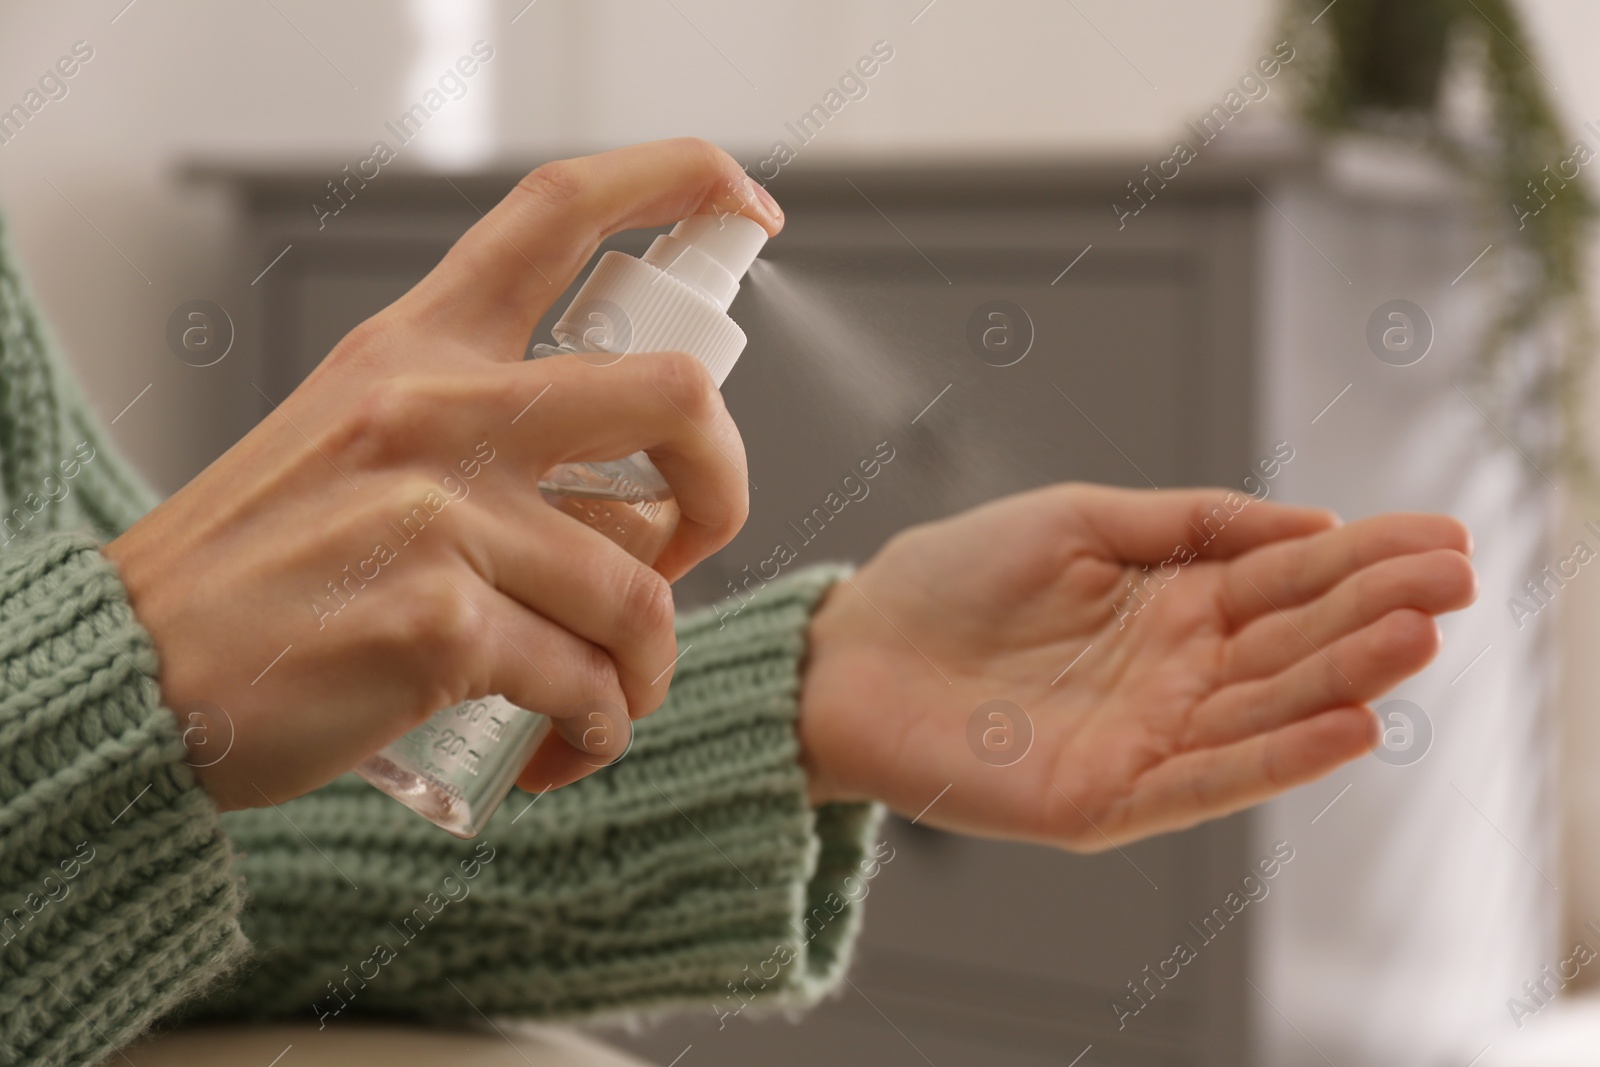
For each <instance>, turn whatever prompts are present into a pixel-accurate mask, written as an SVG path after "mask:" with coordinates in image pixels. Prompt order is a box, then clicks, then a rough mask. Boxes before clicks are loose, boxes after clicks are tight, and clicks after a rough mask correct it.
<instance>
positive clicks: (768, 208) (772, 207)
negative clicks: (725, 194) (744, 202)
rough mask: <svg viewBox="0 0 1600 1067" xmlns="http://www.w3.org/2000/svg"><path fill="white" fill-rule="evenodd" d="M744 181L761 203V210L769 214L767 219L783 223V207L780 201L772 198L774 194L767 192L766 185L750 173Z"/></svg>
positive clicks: (756, 199)
mask: <svg viewBox="0 0 1600 1067" xmlns="http://www.w3.org/2000/svg"><path fill="white" fill-rule="evenodd" d="M744 183H745V187H746V189H747V190H748V191H749V192H750V195H751V196H752V197H754V198H755V201H756V203H757V204H758V205H760V208H761V211H762V212H763V213H764V214H765V215H766V216H767V220H768V221H769V222H773V223H777V224H779V225H781V224H782V223H783V208H781V207H779V206H778V202H777V201H776V200H774V199H772V194H771V193H769V192H767V189H766V186H764V185H762V184H761V183H760V182H758V181H756V180H755V179H754V178H752V177H750V176H749V175H746V176H745V179H744Z"/></svg>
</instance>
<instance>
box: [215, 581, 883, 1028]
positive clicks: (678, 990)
mask: <svg viewBox="0 0 1600 1067" xmlns="http://www.w3.org/2000/svg"><path fill="white" fill-rule="evenodd" d="M836 575H837V572H836V571H829V570H826V569H823V570H816V571H811V572H807V573H803V574H801V575H797V576H795V577H793V578H790V579H786V580H784V581H782V582H777V583H773V584H772V585H770V586H768V587H767V589H765V590H763V591H762V592H761V593H760V594H758V595H757V596H756V598H755V599H754V600H752V601H750V602H747V603H746V604H745V606H744V607H743V608H742V610H740V611H738V613H737V614H730V613H729V612H728V611H727V610H726V609H724V610H723V611H722V613H721V614H720V615H719V614H718V613H715V612H712V613H707V614H702V615H695V616H690V617H687V618H686V619H684V620H683V621H682V622H681V623H680V626H679V648H680V650H681V651H682V653H683V655H682V659H681V660H680V662H679V665H678V670H677V674H676V677H675V678H674V679H673V683H672V688H671V693H670V695H669V696H668V698H667V701H666V703H665V705H664V706H663V707H662V708H661V709H660V710H658V711H657V712H656V713H655V714H653V715H651V716H649V717H647V718H645V719H643V720H641V721H640V722H639V723H637V724H636V732H635V738H634V743H633V747H632V749H631V750H630V751H629V753H628V754H627V755H626V756H625V757H624V758H623V759H622V760H621V761H620V762H619V763H617V764H616V765H614V766H612V767H609V768H607V769H605V770H603V771H600V772H598V773H596V774H594V775H592V776H591V777H589V778H587V779H585V780H583V781H581V782H579V783H577V784H575V785H572V786H569V787H567V788H564V789H558V790H553V791H551V792H549V793H548V794H544V795H540V796H537V797H535V796H530V795H529V794H526V793H521V792H513V794H512V796H511V798H510V800H508V801H507V803H506V805H505V807H504V808H503V809H502V810H501V811H500V813H499V814H498V815H497V816H496V817H495V818H494V819H492V820H491V821H490V823H489V826H488V827H487V829H486V830H485V831H484V833H483V834H482V835H481V836H480V837H479V838H478V839H476V840H474V841H458V840H456V839H454V838H451V837H449V836H448V835H446V834H445V833H443V832H442V831H440V830H438V829H436V828H435V827H434V826H432V825H431V824H429V823H427V822H425V821H423V820H422V819H421V818H419V817H417V816H416V815H414V814H412V813H411V812H409V811H407V810H406V809H404V808H402V807H401V806H400V805H399V804H396V803H395V802H394V801H393V800H390V799H389V798H388V797H385V796H383V795H381V794H379V793H378V792H376V791H375V790H373V789H371V788H370V787H369V786H367V785H366V784H365V783H362V782H360V781H358V780H355V779H353V778H350V779H344V780H341V781H340V782H337V783H335V784H334V785H332V786H330V787H328V788H325V789H322V790H319V791H318V792H316V793H314V794H312V795H310V796H307V797H303V798H301V799H299V800H296V801H293V802H290V803H287V804H284V805H282V806H281V808H280V809H279V810H276V811H274V810H271V809H267V810H260V811H249V812H237V813H232V814H229V815H227V816H225V817H224V821H225V825H226V826H227V829H228V833H229V835H230V837H231V838H232V839H233V841H234V842H235V843H236V845H237V846H238V847H239V848H240V849H241V850H242V852H243V853H244V856H243V859H242V861H241V866H240V869H241V871H242V872H243V874H244V877H245V880H246V883H247V885H248V888H249V895H250V904H249V908H248V910H247V912H246V916H245V928H246V930H247V931H248V932H249V934H250V936H251V939H252V940H253V941H254V942H255V945H256V948H257V954H256V956H255V958H254V960H253V961H252V963H251V964H250V965H249V967H248V968H247V969H246V971H244V972H243V974H242V977H241V978H239V979H238V980H237V981H235V982H233V983H232V984H231V985H230V986H228V987H226V988H224V989H222V990H220V991H218V992H217V993H216V994H214V995H213V996H212V997H211V998H209V999H208V1000H207V1001H206V1002H204V1003H202V1004H200V1005H198V1006H197V1008H196V1014H201V1015H210V1016H215V1015H231V1016H240V1015H251V1016H287V1017H299V1018H303V1019H305V1020H307V1021H310V1020H312V1019H322V1020H323V1022H324V1024H325V1025H329V1026H333V1025H338V1023H339V1020H340V1019H341V1018H343V1019H346V1020H347V1019H349V1018H350V1017H351V1016H354V1015H358V1014H363V1015H364V1014H404V1015H407V1016H411V1017H422V1018H431V1019H439V1020H472V1021H477V1020H479V1019H480V1018H481V1016H480V1015H479V1013H480V1012H482V1013H483V1014H485V1015H488V1016H491V1017H501V1016H506V1017H523V1018H548V1017H555V1016H573V1015H596V1014H607V1013H616V1012H634V1011H653V1010H656V1009H660V1008H665V1007H671V1006H683V1005H688V1006H692V1007H694V1008H695V1009H696V1010H702V1011H704V1010H707V1009H708V1008H712V1009H715V1006H716V1005H719V1004H726V1005H728V1007H727V1009H726V1010H728V1011H735V1010H737V1008H738V1007H739V1006H740V1005H741V1004H743V1003H744V1002H745V1001H747V1000H750V999H757V1000H760V1001H761V1002H762V1003H763V1004H770V1005H778V1004H803V1003H808V1002H810V1001H813V1000H815V999H816V998H817V997H818V996H820V995H821V994H822V993H823V992H825V991H826V990H827V989H828V988H830V986H831V985H832V984H833V983H834V982H836V981H837V980H838V979H839V977H840V976H841V974H842V972H843V969H844V967H845V966H846V964H847V962H848V959H849V955H850V945H851V943H852V941H853V940H854V937H855V934H856V930H857V928H858V926H859V923H860V915H859V911H860V905H859V901H860V899H861V897H862V896H864V892H863V885H864V882H865V880H867V879H870V877H871V876H872V875H873V874H875V873H876V869H877V864H878V860H877V857H876V854H875V851H874V843H873V842H874V835H875V832H876V828H877V823H878V818H879V812H878V810H877V808H876V807H875V806H871V805H835V806H828V807H824V808H822V809H820V810H819V809H813V807H812V806H811V804H810V803H809V801H808V799H807V795H806V780H805V774H804V771H803V770H802V769H801V767H800V765H799V762H798V742H797V740H796V734H795V716H796V713H797V695H798V689H799V680H800V671H801V667H802V660H803V657H804V654H805V632H806V626H807V621H808V619H809V615H810V612H811V609H812V607H813V605H814V603H815V602H816V600H817V599H818V597H819V596H820V594H821V593H822V592H823V591H824V590H825V589H826V588H827V586H828V585H829V584H830V583H831V581H832V580H833V579H834V578H835V577H836ZM308 846H314V847H308Z"/></svg>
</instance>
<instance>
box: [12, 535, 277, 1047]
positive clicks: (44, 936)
mask: <svg viewBox="0 0 1600 1067" xmlns="http://www.w3.org/2000/svg"><path fill="white" fill-rule="evenodd" d="M155 670H156V659H155V653H154V650H153V649H152V648H151V645H150V641H149V639H148V637H147V635H146V634H145V632H144V630H143V629H141V628H140V627H139V625H138V624H137V623H136V622H135V621H134V618H133V611H132V609H131V608H130V607H129V605H128V601H127V597H126V595H125V594H124V592H123V589H122V586H121V584H120V583H119V582H118V580H117V576H116V572H115V570H114V568H113V567H112V566H111V565H110V564H109V563H107V562H106V560H105V559H104V557H102V556H101V555H100V553H99V551H98V549H97V546H96V542H95V541H94V539H93V538H91V537H88V536H84V535H74V534H52V535H50V536H47V537H45V538H42V539H35V540H33V541H31V542H29V543H28V544H26V545H24V546H13V547H11V548H10V549H9V550H7V551H5V552H4V553H0V679H3V683H0V909H3V913H0V1063H8V1064H12V1063H29V1064H31V1063H41V1064H43V1063H51V1064H57V1063H83V1062H94V1061H98V1060H100V1059H103V1058H105V1057H106V1056H109V1055H110V1054H111V1053H112V1050H113V1048H114V1047H116V1046H118V1045H121V1044H123V1043H125V1042H127V1041H128V1040H129V1039H131V1038H132V1037H134V1036H135V1035H136V1034H138V1033H139V1031H140V1030H142V1029H143V1028H144V1027H145V1026H147V1025H149V1022H150V1020H151V1019H152V1018H154V1017H155V1016H157V1015H159V1014H161V1013H162V1012H163V1011H166V1010H169V1009H171V1008H172V1007H174V1006H176V1005H177V1004H178V1003H179V1002H180V1001H182V1000H183V999H185V998H186V997H188V996H189V995H191V994H192V993H193V991H194V990H196V989H197V988H201V987H203V986H204V985H205V984H206V983H207V982H208V981H210V980H212V979H214V978H215V977H216V976H217V975H218V973H219V972H220V971H221V970H222V969H223V968H224V967H225V966H226V965H227V963H228V961H229V960H230V959H231V958H235V957H238V956H240V955H242V954H243V952H244V951H245V950H246V949H247V947H248V946H247V944H246V942H245V939H244V935H243V933H241V931H240V929H239V923H238V912H239V909H240V907H241V905H242V903H243V894H242V892H241V890H240V887H239V886H238V884H237V883H236V881H235V880H234V878H233V877H232V876H231V875H230V873H229V869H228V862H227V861H228V851H229V850H228V845H227V842H226V841H225V839H224V838H223V836H222V832H221V829H220V827H219V826H218V823H217V816H216V811H215V809H214V808H213V807H212V805H211V802H210V800H209V799H208V798H207V796H206V795H205V793H204V792H203V791H202V790H201V789H200V788H199V787H198V786H197V785H196V784H195V780H194V776H193V774H191V773H190V771H189V768H188V767H187V766H185V765H184V763H183V755H184V745H183V741H182V738H181V737H180V736H179V732H178V728H177V723H176V721H175V720H174V718H173V715H172V713H171V712H170V711H169V710H168V709H166V708H165V707H163V706H162V705H161V703H160V700H159V695H158V692H157V689H156V686H155V685H154V684H153V683H152V682H151V681H150V678H151V677H153V676H154V674H155Z"/></svg>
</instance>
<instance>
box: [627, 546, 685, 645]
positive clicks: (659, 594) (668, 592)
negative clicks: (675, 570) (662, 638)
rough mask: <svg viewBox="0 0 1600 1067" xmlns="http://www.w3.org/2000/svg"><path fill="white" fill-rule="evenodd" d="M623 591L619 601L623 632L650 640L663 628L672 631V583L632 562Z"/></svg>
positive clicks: (633, 636)
mask: <svg viewBox="0 0 1600 1067" xmlns="http://www.w3.org/2000/svg"><path fill="white" fill-rule="evenodd" d="M622 581H623V592H622V597H621V599H620V601H619V603H618V610H619V612H620V616H621V618H620V622H621V625H622V629H623V632H624V633H625V634H627V635H628V636H629V637H630V638H633V639H635V640H650V639H653V638H655V637H657V636H658V635H660V634H661V633H662V632H663V631H666V632H667V633H671V632H672V624H673V603H672V586H670V585H669V584H668V583H667V580H666V579H665V578H663V577H662V576H661V575H660V574H658V573H657V572H655V571H653V570H651V569H650V568H649V567H645V566H642V565H639V564H631V565H630V567H629V573H628V574H627V575H626V576H625V577H624V578H623V579H622Z"/></svg>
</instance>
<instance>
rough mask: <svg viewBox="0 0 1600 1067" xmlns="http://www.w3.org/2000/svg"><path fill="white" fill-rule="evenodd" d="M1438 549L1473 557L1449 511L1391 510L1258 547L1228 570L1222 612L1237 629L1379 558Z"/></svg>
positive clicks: (1311, 595)
mask: <svg viewBox="0 0 1600 1067" xmlns="http://www.w3.org/2000/svg"><path fill="white" fill-rule="evenodd" d="M1435 549H1450V550H1452V551H1454V552H1458V553H1460V554H1462V555H1464V556H1470V555H1471V554H1472V537H1471V535H1470V534H1468V533H1467V529H1466V527H1465V526H1463V525H1462V524H1461V523H1460V522H1458V521H1457V520H1455V519H1453V518H1451V517H1449V516H1448V515H1417V514H1393V515H1378V516H1374V517H1373V518H1369V519H1362V520H1360V521H1358V522H1352V523H1350V524H1349V525H1348V526H1341V527H1339V528H1337V529H1332V530H1328V531H1326V532H1323V533H1319V534H1316V535H1314V536H1311V537H1302V538H1299V539H1297V540H1292V541H1285V542H1283V543H1281V544H1274V545H1269V546H1266V547H1262V548H1258V549H1257V550H1256V551H1254V552H1251V553H1250V554H1249V555H1247V556H1244V557H1242V558H1240V559H1239V560H1237V561H1235V562H1234V564H1233V565H1232V566H1230V567H1229V568H1228V570H1227V573H1226V574H1225V576H1224V580H1223V587H1222V592H1221V594H1220V595H1221V598H1222V610H1223V616H1224V618H1226V619H1227V621H1228V626H1229V628H1230V629H1237V628H1238V627H1241V626H1243V625H1244V624H1245V623H1247V622H1249V621H1250V620H1251V619H1254V618H1256V617H1258V616H1260V615H1263V614H1266V613H1268V612H1272V611H1273V610H1274V609H1275V608H1276V609H1278V610H1282V611H1287V610H1288V609H1289V608H1292V607H1295V606H1297V605H1299V604H1303V603H1305V602H1306V601H1309V600H1311V599H1312V598H1314V597H1317V596H1320V595H1322V594H1323V593H1324V592H1326V591H1327V590H1329V589H1331V588H1333V587H1334V586H1335V585H1336V584H1338V583H1339V582H1341V581H1343V580H1344V579H1345V578H1347V577H1349V576H1350V575H1351V574H1354V573H1355V572H1357V571H1359V570H1361V569H1362V568H1364V567H1369V566H1371V565H1372V564H1374V563H1377V562H1379V561H1380V560H1385V559H1390V558H1393V557H1396V556H1404V555H1408V554H1412V553H1419V552H1430V551H1433V550H1435Z"/></svg>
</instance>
